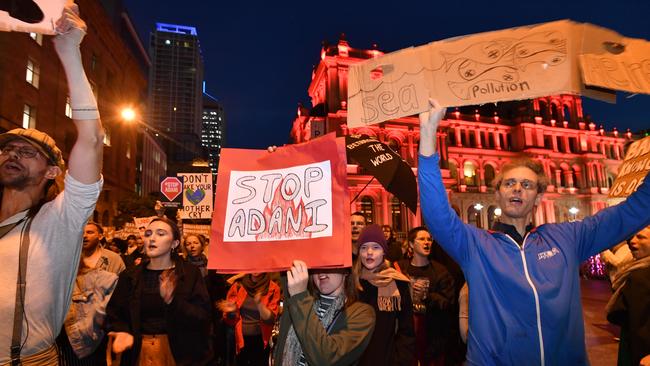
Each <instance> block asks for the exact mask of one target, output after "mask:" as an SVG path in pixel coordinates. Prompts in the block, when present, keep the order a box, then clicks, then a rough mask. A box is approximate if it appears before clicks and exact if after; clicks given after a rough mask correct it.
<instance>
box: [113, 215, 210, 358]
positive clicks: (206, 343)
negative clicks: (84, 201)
mask: <svg viewBox="0 0 650 366" xmlns="http://www.w3.org/2000/svg"><path fill="white" fill-rule="evenodd" d="M144 239H145V240H144V241H145V244H144V249H145V253H146V254H147V257H148V259H146V260H144V261H143V262H142V264H141V265H140V266H137V267H135V268H133V269H132V270H130V271H125V272H122V273H121V274H120V277H119V279H118V282H117V287H116V288H115V291H114V292H113V296H112V297H111V300H110V302H109V303H108V308H107V315H108V323H109V327H108V328H109V331H110V333H109V337H111V340H110V341H109V342H110V347H111V350H112V352H114V353H116V354H121V356H122V357H121V364H122V365H127V366H128V365H148V366H149V365H151V366H158V365H160V366H172V365H179V366H180V365H206V364H208V363H209V362H210V359H211V357H212V349H211V346H210V337H209V334H210V324H211V322H210V319H211V316H210V314H211V313H210V298H209V297H208V292H207V290H206V287H205V283H204V281H203V277H202V276H201V272H200V271H199V269H198V268H197V267H196V266H194V265H192V264H190V263H187V262H185V261H184V260H182V259H181V258H180V256H179V255H178V254H176V250H177V249H178V246H179V245H180V239H181V238H180V233H179V230H178V227H177V226H176V224H175V223H174V222H173V221H171V220H169V219H167V218H166V217H162V218H155V219H153V220H152V221H151V223H150V224H149V225H148V227H147V229H146V231H145V234H144Z"/></svg>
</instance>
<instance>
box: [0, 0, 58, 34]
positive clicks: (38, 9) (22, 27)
mask: <svg viewBox="0 0 650 366" xmlns="http://www.w3.org/2000/svg"><path fill="white" fill-rule="evenodd" d="M67 2H68V0H15V1H0V31H6V32H10V31H14V32H27V33H29V32H35V33H42V34H54V25H55V23H56V21H57V20H58V19H59V18H61V14H63V8H64V7H65V4H66V3H67Z"/></svg>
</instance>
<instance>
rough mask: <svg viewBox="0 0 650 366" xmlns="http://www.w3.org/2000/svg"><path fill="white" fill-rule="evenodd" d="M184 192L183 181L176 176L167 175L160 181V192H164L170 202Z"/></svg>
mask: <svg viewBox="0 0 650 366" xmlns="http://www.w3.org/2000/svg"><path fill="white" fill-rule="evenodd" d="M182 192H183V183H181V180H180V179H178V178H176V177H167V178H165V179H163V180H162V181H161V182H160V193H162V194H163V195H164V196H165V197H167V199H168V200H169V202H171V201H173V200H175V199H176V197H178V195H179V194H181V193H182Z"/></svg>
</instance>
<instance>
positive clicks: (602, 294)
mask: <svg viewBox="0 0 650 366" xmlns="http://www.w3.org/2000/svg"><path fill="white" fill-rule="evenodd" d="M581 285H582V286H581V287H582V305H583V311H584V317H585V338H586V340H585V341H586V344H587V352H588V354H589V360H590V361H591V365H592V366H612V365H616V355H617V352H618V342H617V341H616V340H615V339H614V337H616V336H618V327H615V326H613V325H611V324H609V323H608V322H607V319H606V318H605V305H606V304H607V300H608V299H609V296H610V295H611V290H610V287H609V282H608V281H606V280H584V279H583V280H582V283H581Z"/></svg>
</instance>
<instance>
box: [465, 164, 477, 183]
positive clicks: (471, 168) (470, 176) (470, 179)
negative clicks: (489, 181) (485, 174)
mask: <svg viewBox="0 0 650 366" xmlns="http://www.w3.org/2000/svg"><path fill="white" fill-rule="evenodd" d="M463 175H464V177H465V185H468V186H476V185H477V184H476V180H477V179H476V165H474V163H472V162H471V161H466V162H465V164H464V165H463Z"/></svg>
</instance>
